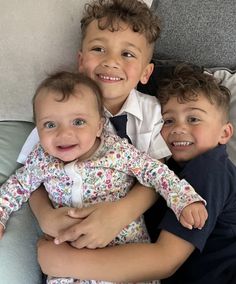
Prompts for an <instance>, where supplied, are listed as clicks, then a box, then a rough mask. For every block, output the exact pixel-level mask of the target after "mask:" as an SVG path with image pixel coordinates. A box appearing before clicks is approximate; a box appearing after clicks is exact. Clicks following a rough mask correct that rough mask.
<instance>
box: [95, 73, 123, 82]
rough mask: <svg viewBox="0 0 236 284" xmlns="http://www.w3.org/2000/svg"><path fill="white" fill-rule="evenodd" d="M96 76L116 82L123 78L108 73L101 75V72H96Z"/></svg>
mask: <svg viewBox="0 0 236 284" xmlns="http://www.w3.org/2000/svg"><path fill="white" fill-rule="evenodd" d="M97 76H98V77H99V78H100V79H102V80H106V81H112V82H118V81H121V80H123V79H122V78H121V77H116V76H108V75H102V74H98V75H97Z"/></svg>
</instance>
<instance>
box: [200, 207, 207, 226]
mask: <svg viewBox="0 0 236 284" xmlns="http://www.w3.org/2000/svg"><path fill="white" fill-rule="evenodd" d="M199 216H200V224H199V226H198V228H202V227H203V226H204V225H205V223H206V220H207V218H208V213H207V210H201V211H200V212H199Z"/></svg>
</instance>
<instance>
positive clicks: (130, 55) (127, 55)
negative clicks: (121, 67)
mask: <svg viewBox="0 0 236 284" xmlns="http://www.w3.org/2000/svg"><path fill="white" fill-rule="evenodd" d="M122 55H123V56H125V57H129V58H133V57H135V56H134V54H132V53H131V52H128V51H127V52H123V53H122Z"/></svg>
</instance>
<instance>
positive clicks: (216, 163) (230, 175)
mask: <svg viewBox="0 0 236 284" xmlns="http://www.w3.org/2000/svg"><path fill="white" fill-rule="evenodd" d="M168 166H169V167H170V168H171V169H172V170H173V171H175V173H176V174H177V175H178V176H179V177H180V178H184V179H186V180H187V181H188V182H189V183H190V184H191V185H192V186H193V187H194V188H195V190H196V191H197V192H198V193H199V194H200V195H201V196H202V197H203V198H204V199H205V200H206V201H207V210H208V215H209V217H208V220H207V222H206V224H205V226H204V227H203V229H202V230H198V229H193V230H188V229H185V228H184V227H182V225H181V224H180V223H179V222H178V221H177V219H176V217H175V215H174V213H173V212H172V211H171V210H170V209H166V213H165V215H164V217H163V219H162V221H161V223H160V225H159V228H160V229H164V230H166V231H168V232H170V233H173V234H174V235H177V236H179V237H180V238H182V239H184V240H186V241H188V242H190V243H192V244H193V245H194V246H195V247H196V249H195V251H194V252H193V253H192V255H191V256H190V257H189V258H188V259H187V261H186V262H185V263H184V264H183V265H182V266H181V268H180V269H179V270H178V271H177V272H176V273H175V274H174V275H173V276H172V277H170V278H168V279H166V280H162V281H161V282H162V283H165V284H167V283H168V284H178V283H180V284H205V283H206V284H209V283H214V284H234V283H235V284H236V167H235V166H234V165H233V163H232V162H231V161H230V160H229V159H228V155H227V153H226V147H225V145H220V146H218V147H216V148H214V149H213V150H210V151H208V152H206V153H204V154H203V155H201V156H199V157H197V158H195V159H193V160H191V161H189V162H187V163H186V164H185V165H182V166H179V165H178V164H177V163H176V162H175V161H174V160H173V159H170V160H169V161H168ZM157 210H159V209H158V208H157ZM156 214H157V215H158V211H157V212H156Z"/></svg>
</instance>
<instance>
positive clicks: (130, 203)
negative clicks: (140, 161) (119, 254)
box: [55, 183, 157, 248]
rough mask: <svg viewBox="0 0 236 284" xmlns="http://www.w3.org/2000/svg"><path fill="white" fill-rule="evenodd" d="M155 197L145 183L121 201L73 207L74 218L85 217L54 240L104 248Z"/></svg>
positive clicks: (146, 207)
mask: <svg viewBox="0 0 236 284" xmlns="http://www.w3.org/2000/svg"><path fill="white" fill-rule="evenodd" d="M156 200H157V194H156V193H155V191H154V190H149V189H148V190H147V188H146V187H145V186H143V185H140V184H139V183H137V184H136V185H135V186H134V187H133V188H132V190H131V191H130V192H129V193H128V194H127V196H126V197H124V198H122V199H120V200H118V201H115V202H104V203H99V204H95V205H92V206H90V207H87V208H81V209H75V208H74V209H71V210H70V211H69V215H70V216H71V217H73V218H85V219H84V220H83V221H82V222H81V223H80V224H77V225H75V226H72V227H71V228H69V229H67V230H65V231H64V232H62V233H61V234H59V235H58V237H57V238H56V239H55V242H56V244H59V243H62V242H64V241H72V242H73V243H72V245H73V246H75V247H77V248H82V247H88V248H97V247H104V246H106V245H107V244H108V243H109V242H110V241H111V240H113V239H114V238H115V237H116V235H117V234H118V233H119V232H120V231H121V230H122V229H123V228H124V227H125V226H127V225H128V224H129V223H131V222H132V221H133V220H135V219H136V218H138V217H139V216H140V215H141V214H143V212H145V211H146V210H147V209H148V208H149V207H151V205H153V203H154V202H155V201H156Z"/></svg>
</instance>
